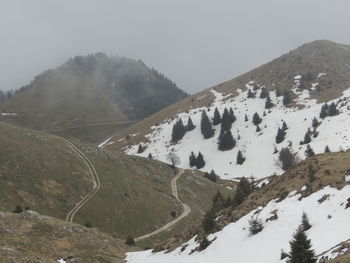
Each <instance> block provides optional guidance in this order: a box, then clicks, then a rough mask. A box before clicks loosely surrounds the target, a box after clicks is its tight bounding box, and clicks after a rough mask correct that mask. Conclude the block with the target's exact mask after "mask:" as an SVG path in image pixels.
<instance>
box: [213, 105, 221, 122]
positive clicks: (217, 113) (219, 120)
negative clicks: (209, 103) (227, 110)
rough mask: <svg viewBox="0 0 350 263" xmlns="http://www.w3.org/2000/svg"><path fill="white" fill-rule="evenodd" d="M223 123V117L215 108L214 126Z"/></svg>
mask: <svg viewBox="0 0 350 263" xmlns="http://www.w3.org/2000/svg"><path fill="white" fill-rule="evenodd" d="M220 123H221V116H220V112H219V110H218V108H215V110H214V118H213V125H218V124H220Z"/></svg>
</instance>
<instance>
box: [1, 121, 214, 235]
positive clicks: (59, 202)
mask: <svg viewBox="0 0 350 263" xmlns="http://www.w3.org/2000/svg"><path fill="white" fill-rule="evenodd" d="M75 143H76V144H77V145H78V146H79V148H80V149H81V151H82V152H84V153H85V154H86V155H87V157H88V158H89V159H90V160H91V162H92V163H93V165H94V166H95V169H96V171H97V173H98V175H99V178H100V181H101V188H100V190H99V191H98V193H97V194H96V195H95V196H94V197H93V198H91V199H90V200H89V201H88V202H87V204H86V205H85V206H83V208H82V209H81V210H79V212H78V213H77V215H76V217H75V219H74V221H75V222H78V223H81V224H85V223H87V222H88V221H89V222H90V223H91V224H92V225H93V226H95V227H97V228H99V229H100V230H102V231H104V232H107V233H111V234H113V235H114V236H116V237H120V238H123V239H124V238H125V237H126V236H128V235H132V236H134V237H137V236H140V235H142V234H146V233H148V232H151V231H153V230H155V229H157V228H159V227H160V226H163V225H164V224H165V223H167V222H169V221H171V220H172V219H173V216H172V215H171V213H172V212H175V213H176V215H179V214H181V212H182V211H181V209H182V207H181V205H180V204H179V203H178V202H177V200H176V199H175V198H174V197H173V196H172V193H171V187H170V181H171V179H172V178H173V177H174V174H173V171H172V169H170V168H169V167H168V165H166V164H163V163H161V162H157V161H152V160H149V159H146V158H140V157H132V156H127V155H124V154H117V153H112V152H109V151H106V150H103V149H99V148H96V147H94V146H90V145H86V144H82V143H78V142H75ZM0 149H1V155H0V167H1V170H0V210H5V211H9V212H10V211H12V210H14V208H15V207H16V206H17V205H20V206H22V207H23V208H24V207H30V208H31V209H33V210H35V211H38V212H40V213H41V214H45V215H49V216H53V217H57V218H60V219H64V218H65V217H66V215H67V214H68V212H69V211H70V210H71V209H72V208H73V207H74V206H75V204H76V203H77V202H79V201H80V200H81V199H82V198H83V197H84V196H86V195H87V194H88V193H89V192H90V191H91V189H92V180H91V177H90V173H89V170H88V167H87V166H86V165H85V163H84V162H83V161H82V159H80V158H79V157H77V156H76V154H75V153H74V152H73V151H72V149H71V148H70V147H69V146H68V145H67V144H66V143H65V142H64V141H63V140H60V139H59V138H57V137H54V136H52V135H48V134H45V133H41V132H36V131H32V130H27V129H23V128H19V127H15V126H12V125H10V124H7V123H0ZM186 178H187V177H186ZM189 178H190V177H189ZM179 182H180V183H179V189H180V198H184V199H183V202H185V203H188V204H189V205H191V206H193V208H194V209H193V211H194V215H196V216H198V215H200V214H203V211H205V210H207V209H208V208H209V207H210V206H211V202H210V199H211V198H212V196H213V195H214V194H215V192H216V191H217V190H218V189H220V188H221V187H220V186H219V185H217V184H213V183H211V182H210V181H208V180H202V181H199V182H200V183H198V182H197V181H196V180H193V178H192V179H191V178H190V179H188V180H185V181H184V182H183V181H182V179H181V180H180V181H179ZM182 182H183V184H184V185H186V187H187V189H188V191H191V192H192V194H193V196H188V197H187V195H185V194H184V196H183V197H182V196H181V195H182V190H181V189H182V187H183V186H182ZM190 182H193V183H190ZM196 182H197V183H196ZM193 200H201V202H198V203H197V202H195V203H193ZM189 223H194V222H189ZM163 238H164V237H163Z"/></svg>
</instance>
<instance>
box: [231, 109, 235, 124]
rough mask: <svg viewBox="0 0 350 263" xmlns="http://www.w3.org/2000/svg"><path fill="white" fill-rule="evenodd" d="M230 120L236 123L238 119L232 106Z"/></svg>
mask: <svg viewBox="0 0 350 263" xmlns="http://www.w3.org/2000/svg"><path fill="white" fill-rule="evenodd" d="M230 121H231V123H234V122H235V121H236V116H235V114H234V112H233V109H232V108H230Z"/></svg>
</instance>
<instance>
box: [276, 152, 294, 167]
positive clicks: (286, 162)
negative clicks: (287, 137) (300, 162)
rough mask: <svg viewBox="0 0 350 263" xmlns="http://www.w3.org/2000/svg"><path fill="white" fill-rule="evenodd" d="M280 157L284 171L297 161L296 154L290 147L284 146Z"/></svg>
mask: <svg viewBox="0 0 350 263" xmlns="http://www.w3.org/2000/svg"><path fill="white" fill-rule="evenodd" d="M278 159H279V161H280V162H281V168H282V169H283V170H284V171H287V170H288V169H290V168H292V167H293V166H294V165H295V164H296V163H297V158H296V154H295V153H293V152H292V151H291V150H290V149H289V148H282V149H281V150H280V152H279V156H278Z"/></svg>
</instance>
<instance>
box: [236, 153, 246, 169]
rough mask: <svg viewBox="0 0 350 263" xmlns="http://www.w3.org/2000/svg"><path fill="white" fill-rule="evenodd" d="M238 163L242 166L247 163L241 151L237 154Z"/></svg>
mask: <svg viewBox="0 0 350 263" xmlns="http://www.w3.org/2000/svg"><path fill="white" fill-rule="evenodd" d="M236 161H237V162H236V163H237V164H239V165H242V164H243V163H244V161H245V157H244V156H243V154H242V152H241V150H239V151H238V153H237V160H236Z"/></svg>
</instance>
